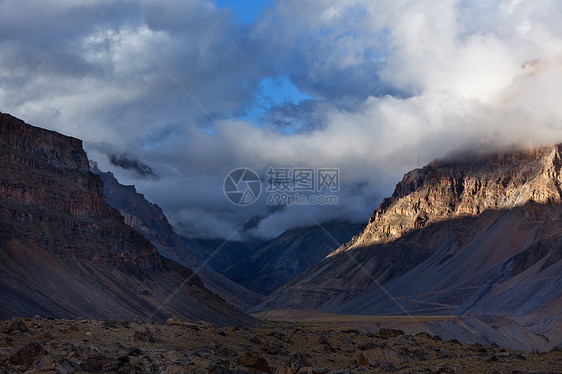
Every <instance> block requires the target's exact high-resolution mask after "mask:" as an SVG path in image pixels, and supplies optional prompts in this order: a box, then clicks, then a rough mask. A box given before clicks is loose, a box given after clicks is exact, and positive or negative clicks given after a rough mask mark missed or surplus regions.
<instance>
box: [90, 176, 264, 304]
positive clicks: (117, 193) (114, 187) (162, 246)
mask: <svg viewBox="0 0 562 374" xmlns="http://www.w3.org/2000/svg"><path fill="white" fill-rule="evenodd" d="M93 172H94V173H95V174H97V175H99V176H100V177H101V179H102V180H103V184H104V192H105V196H106V197H107V202H108V203H109V205H111V206H112V207H114V208H116V209H118V210H119V212H120V213H121V214H122V215H123V217H124V218H125V223H127V224H128V225H129V226H131V227H132V228H134V229H135V230H137V231H138V232H139V233H141V234H142V235H143V236H144V237H145V238H147V239H149V240H150V241H151V242H152V243H153V244H154V245H155V246H156V248H157V249H158V252H159V253H160V254H161V255H162V256H164V257H166V258H169V259H171V260H173V261H175V262H177V263H179V264H181V265H183V266H185V267H188V268H190V269H192V270H194V271H196V272H197V275H198V277H199V278H200V279H201V281H202V282H203V284H204V285H205V287H207V288H209V289H210V290H211V291H212V292H214V293H216V294H217V295H219V296H220V297H221V298H223V299H224V300H225V301H226V302H228V303H229V304H231V305H233V306H235V307H237V308H238V309H240V310H246V309H248V308H250V307H251V306H253V305H254V304H255V303H256V302H257V301H258V299H259V298H261V296H262V295H260V294H257V293H255V292H253V291H250V290H249V289H246V288H245V287H243V286H241V285H239V284H236V283H234V282H233V281H231V280H230V279H228V278H227V277H225V276H223V275H221V274H219V273H217V272H216V271H214V270H213V269H211V268H210V267H208V266H207V265H202V264H201V263H200V262H199V261H198V260H197V259H196V258H195V257H194V256H193V255H192V253H191V247H190V246H187V245H184V243H182V241H181V239H180V237H179V236H178V235H177V234H176V233H175V231H174V229H173V228H172V226H171V225H170V223H169V222H168V220H167V218H166V216H165V215H164V212H162V209H161V208H160V207H159V206H158V205H156V204H152V203H150V202H149V201H147V200H146V199H145V198H144V196H143V195H142V194H139V193H138V192H137V191H136V188H135V187H134V186H124V185H122V184H120V183H119V182H118V181H117V179H115V177H114V176H113V174H112V173H109V172H108V173H103V172H101V171H99V170H97V169H96V168H94V170H93Z"/></svg>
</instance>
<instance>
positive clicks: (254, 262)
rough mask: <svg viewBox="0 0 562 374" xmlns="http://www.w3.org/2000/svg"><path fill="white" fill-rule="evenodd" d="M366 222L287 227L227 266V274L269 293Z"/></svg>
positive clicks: (303, 269)
mask: <svg viewBox="0 0 562 374" xmlns="http://www.w3.org/2000/svg"><path fill="white" fill-rule="evenodd" d="M362 228H363V225H360V224H351V223H348V222H332V223H328V224H325V225H323V226H312V227H305V228H298V229H292V230H287V231H285V232H284V233H283V234H281V235H280V236H278V237H277V238H275V239H273V240H270V241H268V242H267V243H265V244H263V245H261V246H259V247H258V248H256V249H255V250H254V251H252V253H251V254H249V255H247V256H245V257H243V258H242V259H240V260H239V261H238V262H236V263H235V264H233V265H231V266H230V267H228V268H226V269H225V271H224V275H226V276H227V277H229V278H230V279H232V280H233V281H235V282H237V283H240V284H242V285H243V286H245V287H247V288H249V289H251V290H254V291H256V292H259V293H261V294H264V295H268V294H270V293H272V292H273V291H275V290H276V289H277V288H279V287H281V286H282V285H283V284H285V283H286V282H288V281H289V280H291V279H293V278H294V277H296V276H297V275H299V274H300V273H302V272H303V271H305V270H306V269H307V268H308V267H310V266H312V265H314V264H315V263H317V262H319V261H320V260H322V259H323V258H324V257H326V256H327V255H329V254H330V253H331V252H333V251H334V250H335V249H336V248H337V247H339V246H340V245H341V243H346V242H347V241H349V240H350V239H351V238H352V237H353V235H356V234H357V233H359V232H360V231H361V229H362Z"/></svg>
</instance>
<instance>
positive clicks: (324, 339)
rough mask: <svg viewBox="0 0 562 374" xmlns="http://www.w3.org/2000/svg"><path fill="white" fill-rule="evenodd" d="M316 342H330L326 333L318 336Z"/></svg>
mask: <svg viewBox="0 0 562 374" xmlns="http://www.w3.org/2000/svg"><path fill="white" fill-rule="evenodd" d="M318 343H320V344H330V342H329V341H328V338H327V337H326V335H321V336H320V337H319V338H318Z"/></svg>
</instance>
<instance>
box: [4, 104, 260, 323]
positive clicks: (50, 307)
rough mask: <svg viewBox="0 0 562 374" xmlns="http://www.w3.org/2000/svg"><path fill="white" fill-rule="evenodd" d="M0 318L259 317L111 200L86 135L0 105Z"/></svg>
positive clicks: (225, 319) (237, 319)
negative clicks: (178, 259)
mask: <svg viewBox="0 0 562 374" xmlns="http://www.w3.org/2000/svg"><path fill="white" fill-rule="evenodd" d="M0 274H1V277H0V300H1V301H2V302H1V306H0V318H7V317H11V316H32V315H35V314H40V315H43V316H53V317H59V318H72V317H92V318H111V319H133V318H135V317H140V318H143V319H158V320H163V319H166V318H168V317H170V316H172V315H175V316H178V317H180V318H184V319H188V320H199V319H205V320H209V321H212V322H217V323H223V324H247V323H252V322H253V321H254V319H252V318H251V317H249V316H247V315H245V314H243V313H241V312H239V311H237V310H236V309H234V308H232V307H230V306H229V305H227V304H225V303H224V302H223V301H222V300H221V299H220V298H219V297H218V296H216V295H215V294H213V293H212V292H210V291H209V290H208V289H206V288H205V287H204V286H203V284H202V282H201V280H200V279H199V277H198V276H197V275H196V274H194V273H193V271H192V270H190V269H187V268H185V267H182V266H180V265H179V264H177V263H175V262H173V261H171V260H168V259H166V258H164V257H162V256H161V255H160V254H158V251H157V250H156V248H155V247H154V246H153V245H152V243H151V242H150V241H149V240H148V239H146V238H145V237H143V236H142V235H141V234H139V233H138V232H137V231H135V230H133V229H132V228H131V227H129V226H128V225H126V224H125V222H124V218H123V216H122V215H121V214H120V213H119V212H118V211H117V210H116V209H114V208H112V207H110V206H109V205H108V204H107V202H106V200H105V195H104V187H103V183H102V181H101V179H100V178H99V177H98V176H97V175H95V174H93V173H91V172H90V171H89V165H88V160H87V157H86V154H85V153H84V151H83V149H82V142H81V141H80V140H79V139H75V138H71V137H67V136H64V135H61V134H58V133H56V132H54V131H49V130H45V129H41V128H38V127H34V126H31V125H28V124H25V123H24V122H23V121H21V120H19V119H17V118H15V117H12V116H10V115H8V114H2V113H0Z"/></svg>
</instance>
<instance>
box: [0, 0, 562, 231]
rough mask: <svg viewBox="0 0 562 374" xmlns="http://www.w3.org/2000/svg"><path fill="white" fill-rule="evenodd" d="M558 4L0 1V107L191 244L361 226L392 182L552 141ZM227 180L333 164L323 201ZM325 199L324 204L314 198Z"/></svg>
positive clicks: (558, 82) (560, 127)
mask: <svg viewBox="0 0 562 374" xmlns="http://www.w3.org/2000/svg"><path fill="white" fill-rule="evenodd" d="M560 14H562V2H559V1H555V0H552V1H549V0H505V1H500V0H486V1H479V0H474V1H453V0H443V1H439V2H435V1H431V0H339V1H327V0H299V1H297V0H285V1H275V0H268V1H265V0H261V1H249V0H248V1H234V0H231V1H227V0H218V1H211V0H184V1H180V0H170V1H165V2H164V1H156V0H138V1H132V0H131V1H129V0H123V1H109V0H99V1H93V0H87V1H84V0H81V1H78V0H56V1H53V0H49V1H47V0H33V1H28V0H0V111H2V112H5V113H10V114H12V115H14V116H16V117H19V118H21V119H23V120H25V121H26V122H28V123H31V124H33V125H37V126H40V127H45V128H49V129H53V130H56V131H59V132H61V133H63V134H66V135H70V136H75V137H78V138H80V139H83V141H84V147H85V149H86V151H87V153H88V157H89V158H90V159H91V160H93V161H95V162H97V163H98V166H99V168H100V169H101V170H103V171H112V172H113V173H114V174H115V175H116V177H117V178H118V179H119V181H120V182H121V183H123V184H134V185H135V186H136V187H137V190H138V191H139V192H141V193H143V194H144V195H145V196H146V198H147V199H148V200H150V201H152V202H154V203H157V204H158V205H159V206H161V207H162V208H163V210H164V212H165V214H166V216H167V217H168V219H169V220H170V222H171V223H172V225H173V226H174V228H175V229H176V231H178V233H180V234H181V235H184V236H188V237H201V238H231V239H235V240H250V239H256V238H259V239H268V238H272V237H275V236H277V235H279V234H280V233H282V232H283V231H285V230H286V229H289V228H293V227H299V226H308V225H313V224H316V223H323V222H328V221H331V220H335V219H340V220H348V221H353V222H365V223H367V222H368V219H369V217H370V215H371V214H372V212H373V210H374V209H376V208H377V206H378V204H379V203H380V201H381V199H382V198H383V197H385V196H389V195H390V194H392V191H393V189H394V186H395V185H396V183H397V182H398V181H399V180H400V179H401V178H402V176H403V174H404V173H406V172H408V171H409V170H411V169H414V168H418V167H422V166H423V165H425V164H426V163H428V162H430V161H432V160H434V159H436V158H443V157H446V156H447V155H450V154H453V153H457V152H461V151H464V150H467V149H472V150H480V151H491V150H496V149H502V148H504V147H508V146H512V145H516V146H522V147H529V146H533V145H539V144H552V143H555V142H562V105H560V103H561V102H562V89H561V87H562V23H561V22H560V20H559V18H560V17H559V15H560ZM236 168H250V169H252V170H254V171H255V172H256V173H257V174H258V175H259V176H260V178H262V179H263V180H264V181H265V178H266V173H267V171H268V170H269V169H270V168H274V169H287V168H312V169H315V168H331V169H338V170H339V190H338V191H337V192H335V195H336V196H337V198H338V203H337V205H318V204H316V205H311V204H309V205H294V206H289V207H287V206H282V205H275V204H274V205H268V204H267V201H266V199H267V197H268V194H267V191H265V188H266V183H265V182H264V183H263V186H262V187H263V188H262V193H261V194H260V196H259V198H258V199H257V200H256V201H255V202H254V203H253V204H250V205H246V206H237V205H234V204H232V203H231V202H230V201H229V200H227V198H226V197H225V194H224V191H223V183H224V181H225V178H226V176H227V175H228V173H229V172H230V171H231V170H233V169H236ZM322 193H325V192H322Z"/></svg>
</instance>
